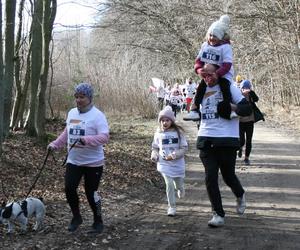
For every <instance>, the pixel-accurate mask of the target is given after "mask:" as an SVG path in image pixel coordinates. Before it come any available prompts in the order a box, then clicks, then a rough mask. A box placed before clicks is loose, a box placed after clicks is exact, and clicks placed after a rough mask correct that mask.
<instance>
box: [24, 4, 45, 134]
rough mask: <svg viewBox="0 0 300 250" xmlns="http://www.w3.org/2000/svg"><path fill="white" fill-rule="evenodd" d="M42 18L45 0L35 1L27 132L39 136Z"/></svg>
mask: <svg viewBox="0 0 300 250" xmlns="http://www.w3.org/2000/svg"><path fill="white" fill-rule="evenodd" d="M42 20H43V1H39V0H35V1H34V11H33V18H32V44H31V45H32V50H31V67H30V68H31V71H30V73H31V74H30V83H31V96H30V107H29V115H28V121H27V134H28V135H30V136H37V130H36V113H37V92H38V86H39V79H40V73H41V65H42V48H43V41H42Z"/></svg>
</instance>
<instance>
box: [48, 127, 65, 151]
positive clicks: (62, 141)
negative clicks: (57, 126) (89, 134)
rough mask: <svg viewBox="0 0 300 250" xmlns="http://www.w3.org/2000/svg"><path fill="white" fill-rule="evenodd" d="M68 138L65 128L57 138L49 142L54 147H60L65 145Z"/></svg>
mask: <svg viewBox="0 0 300 250" xmlns="http://www.w3.org/2000/svg"><path fill="white" fill-rule="evenodd" d="M67 139H68V134H67V128H65V129H64V131H63V132H62V133H61V134H60V136H58V137H57V139H56V140H55V141H53V142H51V143H50V144H49V146H51V147H52V148H54V149H60V148H63V147H64V146H66V144H67Z"/></svg>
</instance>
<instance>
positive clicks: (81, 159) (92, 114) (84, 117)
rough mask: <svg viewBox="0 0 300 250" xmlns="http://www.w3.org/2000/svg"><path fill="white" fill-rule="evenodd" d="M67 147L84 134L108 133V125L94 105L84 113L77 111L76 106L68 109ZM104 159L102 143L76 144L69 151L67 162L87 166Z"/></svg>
mask: <svg viewBox="0 0 300 250" xmlns="http://www.w3.org/2000/svg"><path fill="white" fill-rule="evenodd" d="M67 132H68V149H70V147H71V146H72V145H73V143H74V142H75V141H76V140H77V139H79V138H80V137H82V136H85V135H98V134H101V133H105V134H108V133H109V127H108V123H107V120H106V117H105V115H104V114H103V113H102V112H101V111H100V110H99V109H97V108H96V107H92V108H91V110H89V111H88V112H86V113H79V111H78V109H77V108H73V109H71V110H70V111H69V113H68V117H67ZM103 160H104V152H103V147H102V145H99V146H88V145H85V146H84V147H80V145H79V146H78V147H77V146H76V145H75V146H74V147H73V148H72V149H71V150H70V151H69V155H68V160H67V162H68V163H72V164H75V165H79V166H85V165H86V166H88V165H89V164H93V163H95V162H100V161H103Z"/></svg>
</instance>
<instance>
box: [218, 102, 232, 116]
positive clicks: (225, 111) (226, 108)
mask: <svg viewBox="0 0 300 250" xmlns="http://www.w3.org/2000/svg"><path fill="white" fill-rule="evenodd" d="M217 111H218V114H219V115H220V116H221V117H222V118H224V119H227V120H230V114H231V105H230V103H229V102H226V101H222V102H219V103H218V106H217Z"/></svg>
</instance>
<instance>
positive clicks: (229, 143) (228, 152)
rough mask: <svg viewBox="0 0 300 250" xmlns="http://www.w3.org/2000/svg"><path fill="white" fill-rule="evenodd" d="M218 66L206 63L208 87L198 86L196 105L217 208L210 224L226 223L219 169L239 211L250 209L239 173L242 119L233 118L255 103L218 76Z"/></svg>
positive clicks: (201, 146)
mask: <svg viewBox="0 0 300 250" xmlns="http://www.w3.org/2000/svg"><path fill="white" fill-rule="evenodd" d="M217 69H218V65H214V64H206V65H205V66H204V70H205V75H204V79H203V80H202V81H203V83H205V85H204V84H203V83H202V86H205V87H204V88H203V87H202V88H199V87H198V88H197V93H196V96H195V99H194V105H195V106H196V107H197V109H198V110H199V111H200V114H201V123H200V128H199V131H198V138H197V148H198V149H199V150H200V159H201V161H202V163H203V165H204V168H205V182H206V188H207V192H208V196H209V199H210V201H211V206H212V209H213V211H214V214H213V218H212V219H211V220H210V221H209V222H208V225H209V226H212V227H219V226H222V225H224V216H225V212H224V210H223V206H222V200H221V194H220V190H219V185H218V172H219V169H220V170H221V174H222V176H223V179H224V181H225V183H226V184H227V185H228V186H229V187H230V188H231V190H232V191H233V193H234V194H235V196H236V198H237V207H236V210H237V213H238V214H243V213H244V211H245V208H246V201H245V191H244V189H243V187H242V185H241V184H240V182H239V180H238V178H237V176H236V175H235V163H236V152H237V150H238V148H239V120H238V119H237V118H231V115H230V114H231V112H232V111H235V112H236V113H237V114H238V115H240V116H246V115H249V113H251V106H250V104H249V103H248V101H247V100H246V99H245V98H244V97H243V95H242V94H241V92H240V90H239V89H238V88H237V87H236V86H235V85H234V84H231V83H230V81H228V80H227V79H226V78H218V76H217V74H216V70H217ZM200 86H201V83H200Z"/></svg>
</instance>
